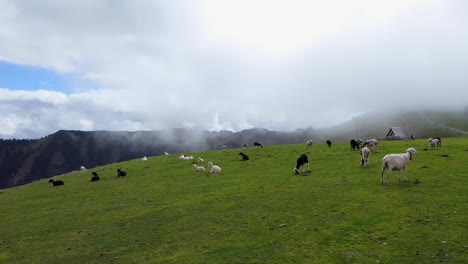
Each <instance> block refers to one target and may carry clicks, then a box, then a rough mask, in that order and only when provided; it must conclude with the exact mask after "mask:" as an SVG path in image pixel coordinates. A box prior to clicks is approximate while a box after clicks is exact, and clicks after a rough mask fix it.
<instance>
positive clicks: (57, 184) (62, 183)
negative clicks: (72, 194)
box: [49, 179, 65, 186]
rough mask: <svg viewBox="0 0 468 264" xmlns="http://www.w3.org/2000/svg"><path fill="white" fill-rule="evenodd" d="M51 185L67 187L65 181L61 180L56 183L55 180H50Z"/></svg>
mask: <svg viewBox="0 0 468 264" xmlns="http://www.w3.org/2000/svg"><path fill="white" fill-rule="evenodd" d="M49 183H52V184H53V185H54V186H60V185H65V183H64V182H63V181H60V180H58V181H54V179H50V180H49Z"/></svg>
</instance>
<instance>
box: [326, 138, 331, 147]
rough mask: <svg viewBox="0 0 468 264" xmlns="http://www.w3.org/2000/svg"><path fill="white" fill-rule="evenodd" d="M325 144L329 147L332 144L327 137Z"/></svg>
mask: <svg viewBox="0 0 468 264" xmlns="http://www.w3.org/2000/svg"><path fill="white" fill-rule="evenodd" d="M325 144H327V146H328V147H329V148H331V146H332V142H331V140H329V139H328V140H327V142H325Z"/></svg>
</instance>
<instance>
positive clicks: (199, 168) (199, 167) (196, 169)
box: [192, 164, 205, 172]
mask: <svg viewBox="0 0 468 264" xmlns="http://www.w3.org/2000/svg"><path fill="white" fill-rule="evenodd" d="M192 167H193V168H194V169H195V171H196V172H205V167H203V166H197V164H192Z"/></svg>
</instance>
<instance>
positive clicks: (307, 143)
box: [306, 139, 313, 149]
mask: <svg viewBox="0 0 468 264" xmlns="http://www.w3.org/2000/svg"><path fill="white" fill-rule="evenodd" d="M312 143H313V142H312V140H310V139H309V140H307V141H306V146H307V149H310V147H312Z"/></svg>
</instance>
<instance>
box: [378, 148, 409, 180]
mask: <svg viewBox="0 0 468 264" xmlns="http://www.w3.org/2000/svg"><path fill="white" fill-rule="evenodd" d="M415 153H417V151H416V150H415V149H414V148H409V149H407V150H406V153H401V154H388V155H385V157H383V159H382V175H381V180H380V182H381V183H382V184H388V178H389V177H390V173H391V172H392V171H394V170H397V171H398V181H400V172H401V169H403V171H404V174H405V179H404V180H405V181H407V179H406V167H407V166H408V164H409V161H410V160H412V159H413V155H414V154H415ZM385 169H387V180H386V181H385V182H384V176H383V175H384V171H385Z"/></svg>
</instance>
